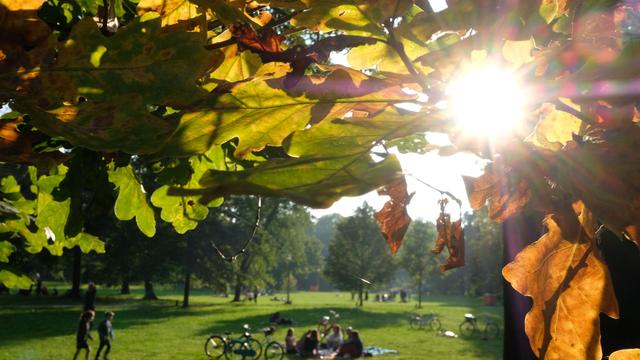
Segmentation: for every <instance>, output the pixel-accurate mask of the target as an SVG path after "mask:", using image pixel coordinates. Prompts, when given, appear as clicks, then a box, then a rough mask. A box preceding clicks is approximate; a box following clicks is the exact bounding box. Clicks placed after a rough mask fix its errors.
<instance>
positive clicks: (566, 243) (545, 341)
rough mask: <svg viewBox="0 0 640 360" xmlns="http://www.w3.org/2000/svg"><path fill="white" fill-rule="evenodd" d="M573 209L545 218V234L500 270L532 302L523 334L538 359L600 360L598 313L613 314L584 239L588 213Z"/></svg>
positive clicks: (599, 264) (596, 260) (602, 272)
mask: <svg viewBox="0 0 640 360" xmlns="http://www.w3.org/2000/svg"><path fill="white" fill-rule="evenodd" d="M576 207H577V210H578V211H579V213H578V214H577V215H578V216H576V214H575V213H574V212H573V211H571V210H570V209H569V210H567V211H564V212H559V213H557V214H553V215H549V216H547V217H546V218H545V225H546V226H547V228H548V232H547V233H546V234H545V235H543V236H542V237H541V238H540V239H539V240H538V241H536V242H535V243H533V244H531V245H529V246H528V247H527V248H525V249H524V250H523V251H522V252H521V253H520V254H518V255H517V256H516V258H515V260H514V261H513V262H511V263H510V264H508V265H507V266H505V268H504V269H503V271H502V273H503V275H504V277H505V279H506V280H507V281H508V282H509V283H511V286H513V288H514V289H515V290H516V291H518V292H519V293H521V294H523V295H525V296H529V297H531V298H532V299H533V306H532V307H531V310H530V311H529V312H528V313H527V315H526V317H525V331H526V333H527V336H528V337H529V343H530V344H531V348H532V349H533V352H534V353H535V354H536V355H537V356H538V357H539V358H540V359H593V360H600V359H601V358H602V348H601V346H600V326H599V323H600V320H599V315H600V313H601V312H602V313H605V314H607V315H608V316H610V317H614V318H616V317H617V316H618V305H617V301H616V298H615V294H614V292H613V286H612V283H611V278H610V275H609V272H608V270H607V267H606V265H605V264H604V262H603V261H602V259H601V257H600V255H599V253H598V249H597V247H596V246H595V242H594V241H593V238H590V237H589V235H590V234H592V233H593V232H592V226H593V221H592V217H591V213H590V212H589V210H587V209H586V208H584V206H583V205H582V204H581V203H578V204H576ZM579 221H582V222H583V223H582V224H581V223H580V222H579ZM585 227H586V228H587V229H588V231H585Z"/></svg>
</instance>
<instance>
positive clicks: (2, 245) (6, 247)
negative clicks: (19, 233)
mask: <svg viewBox="0 0 640 360" xmlns="http://www.w3.org/2000/svg"><path fill="white" fill-rule="evenodd" d="M14 251H16V247H15V246H14V245H13V244H12V243H10V242H8V241H0V262H8V261H9V256H11V254H12V253H13V252H14Z"/></svg>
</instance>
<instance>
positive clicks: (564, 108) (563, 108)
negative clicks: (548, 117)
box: [553, 100, 598, 127]
mask: <svg viewBox="0 0 640 360" xmlns="http://www.w3.org/2000/svg"><path fill="white" fill-rule="evenodd" d="M553 104H554V105H555V106H556V109H558V110H560V111H564V112H566V113H569V114H571V115H573V116H575V117H577V118H578V119H580V120H581V121H582V122H584V123H585V124H588V125H591V126H593V127H596V126H598V124H596V122H595V121H593V120H592V119H590V118H589V117H588V116H587V115H586V114H584V113H583V112H581V111H578V110H576V109H574V108H572V107H571V106H569V105H567V104H565V103H563V102H562V101H560V100H555V101H553Z"/></svg>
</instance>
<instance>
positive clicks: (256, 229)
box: [211, 196, 262, 262]
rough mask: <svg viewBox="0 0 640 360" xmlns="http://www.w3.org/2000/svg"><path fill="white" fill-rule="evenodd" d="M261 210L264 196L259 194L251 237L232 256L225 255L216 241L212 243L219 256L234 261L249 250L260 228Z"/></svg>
mask: <svg viewBox="0 0 640 360" xmlns="http://www.w3.org/2000/svg"><path fill="white" fill-rule="evenodd" d="M261 212H262V197H261V196H258V208H257V210H256V221H255V222H254V224H253V229H252V230H251V236H249V238H247V240H245V242H244V244H243V245H242V248H241V249H240V250H238V251H236V252H235V253H233V254H232V255H230V256H227V255H225V254H224V253H223V252H222V250H220V248H218V246H217V245H216V244H215V243H214V242H212V243H211V245H212V246H213V249H214V250H215V251H216V252H217V253H218V256H220V258H222V260H225V261H228V262H232V261H234V260H235V259H236V258H238V256H240V255H241V254H244V253H245V252H246V251H247V248H248V247H249V245H250V244H251V242H252V241H253V239H254V238H255V237H256V234H257V233H258V228H259V227H260V213H261Z"/></svg>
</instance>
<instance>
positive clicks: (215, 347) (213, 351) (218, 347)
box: [204, 335, 227, 359]
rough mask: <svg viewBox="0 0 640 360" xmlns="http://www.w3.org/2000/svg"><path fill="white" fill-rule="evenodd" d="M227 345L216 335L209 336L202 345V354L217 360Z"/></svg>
mask: <svg viewBox="0 0 640 360" xmlns="http://www.w3.org/2000/svg"><path fill="white" fill-rule="evenodd" d="M226 347H227V343H226V342H225V341H224V339H223V338H222V337H220V336H218V335H213V336H210V337H209V338H208V339H207V342H206V343H204V353H205V354H207V356H208V357H209V358H211V359H219V358H220V357H222V355H224V351H225V348H226Z"/></svg>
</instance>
